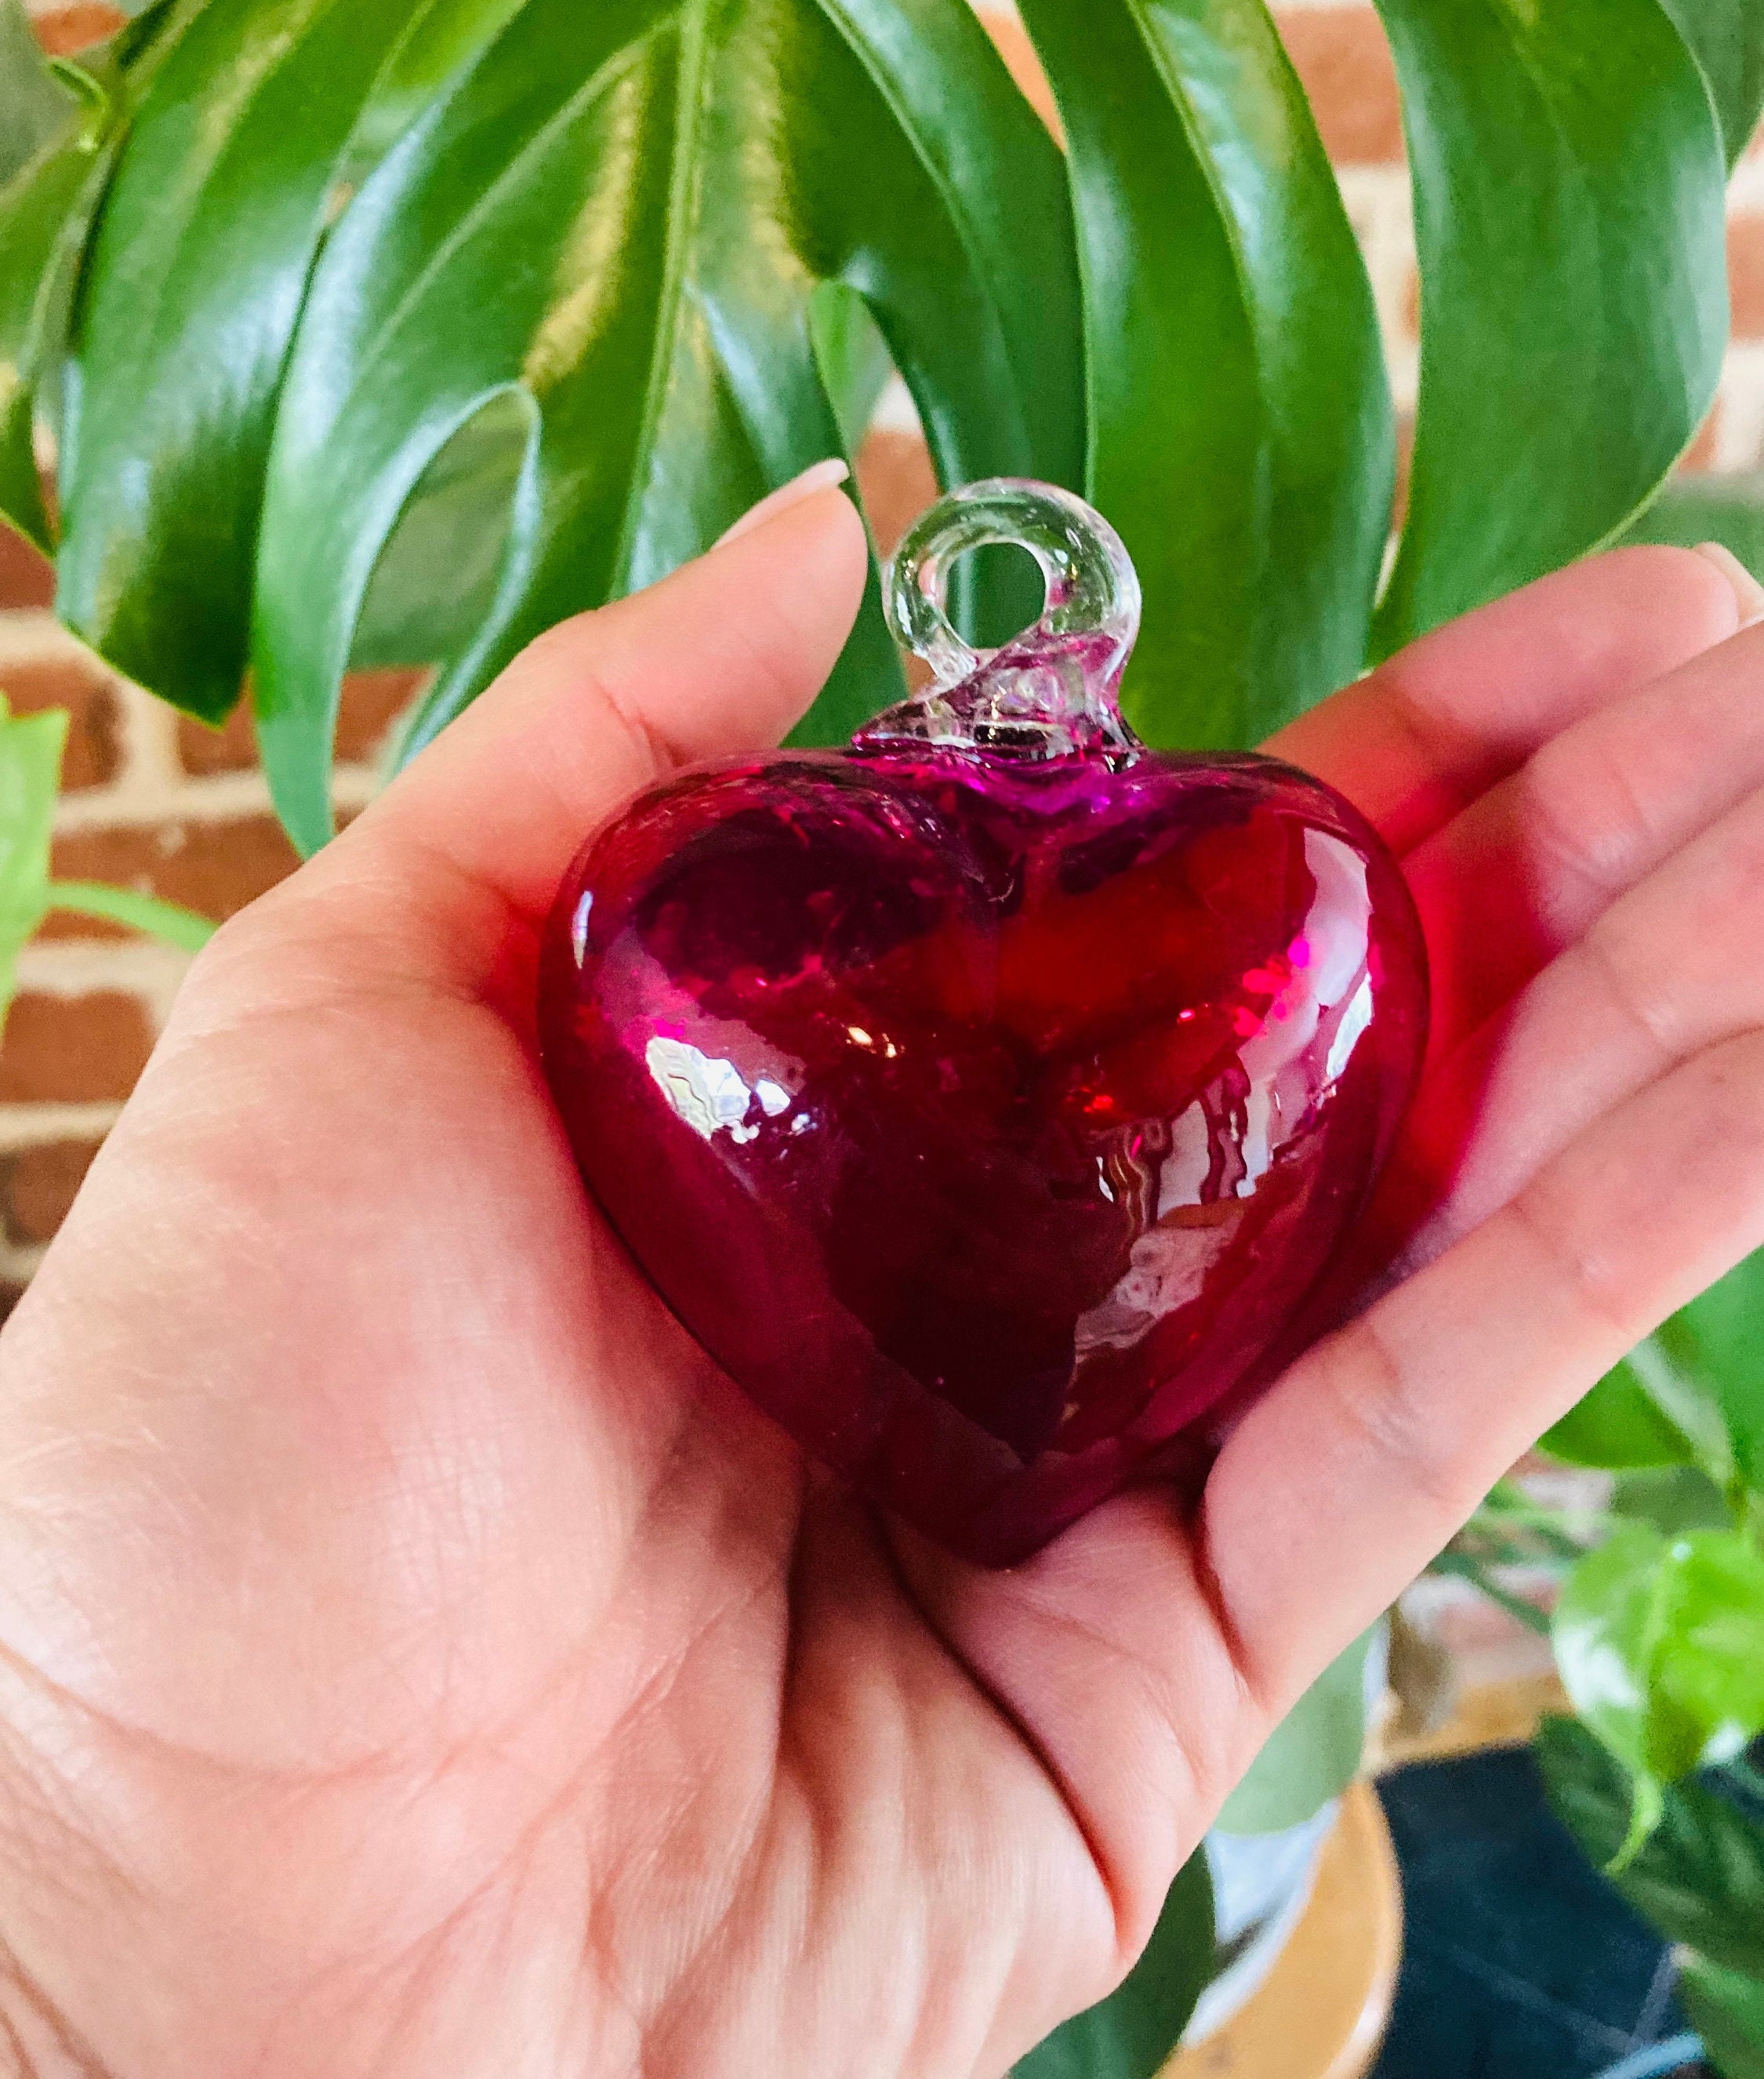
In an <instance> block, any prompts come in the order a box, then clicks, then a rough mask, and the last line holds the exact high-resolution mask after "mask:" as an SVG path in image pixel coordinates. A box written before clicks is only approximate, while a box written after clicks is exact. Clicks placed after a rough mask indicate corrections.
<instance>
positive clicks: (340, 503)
mask: <svg viewBox="0 0 1764 2079" xmlns="http://www.w3.org/2000/svg"><path fill="white" fill-rule="evenodd" d="M401 62H402V61H401ZM385 90H386V89H385V88H384V87H383V86H382V90H381V91H385ZM373 115H374V109H373V107H372V105H371V104H370V109H369V111H368V114H367V116H366V118H365V119H364V120H371V119H372V118H373ZM857 168H861V169H862V177H861V178H857V177H855V174H854V169H857ZM511 253H519V254H520V256H521V261H520V266H518V267H516V268H511V266H509V259H508V256H509V255H510V254H511ZM826 282H840V283H843V284H844V285H845V286H846V287H850V288H852V289H854V290H856V291H859V292H860V293H861V294H862V295H863V297H864V299H865V300H866V302H867V305H868V307H869V309H870V311H871V312H872V315H873V316H874V317H875V319H876V322H877V324H879V326H880V328H881V331H882V333H883V334H884V337H885V338H886V340H887V341H888V349H889V351H890V353H891V354H892V358H893V359H894V361H895V362H896V363H897V366H899V367H900V369H901V372H902V373H903V374H904V375H905V378H906V380H907V382H908V383H909V385H910V386H911V387H912V389H913V393H914V395H915V397H916V399H917V400H918V406H919V410H920V414H921V416H922V419H923V420H924V421H925V424H926V430H927V433H928V435H929V437H930V441H931V444H932V447H933V450H934V455H935V457H936V458H937V460H938V465H939V466H940V468H941V470H942V471H943V474H944V475H945V476H946V478H948V479H964V478H968V477H971V476H975V475H986V474H989V473H994V472H999V471H1004V472H1026V473H1030V474H1033V475H1042V476H1046V477H1051V478H1053V479H1056V480H1065V481H1070V480H1072V478H1073V477H1074V476H1075V475H1076V474H1077V473H1078V472H1079V471H1080V470H1081V463H1082V441H1083V419H1082V404H1081V364H1080V359H1079V339H1078V328H1077V324H1076V262H1075V259H1074V257H1073V254H1072V235H1071V218H1070V208H1069V205H1068V202H1067V200H1066V197H1065V192H1064V182H1063V178H1062V176H1061V170H1060V161H1059V156H1058V153H1057V151H1056V150H1055V147H1054V146H1053V144H1052V143H1051V140H1049V139H1048V137H1047V135H1046V133H1045V132H1044V131H1043V130H1042V129H1041V128H1040V127H1039V124H1038V123H1036V121H1035V117H1034V115H1032V113H1031V112H1030V110H1029V109H1028V107H1027V105H1026V103H1025V102H1023V101H1022V98H1021V96H1020V95H1019V94H1018V93H1017V90H1016V89H1015V88H1014V86H1013V85H1012V84H1011V82H1010V80H1009V76H1008V74H1007V73H1005V70H1004V68H1003V65H1002V62H1001V61H1000V60H999V59H998V57H997V54H996V53H995V52H993V49H992V47H991V45H990V44H989V42H988V40H986V38H985V36H984V31H982V30H981V29H980V27H979V26H978V24H977V23H976V22H975V21H974V20H973V19H972V16H971V15H969V14H968V12H967V11H966V10H964V9H961V8H952V7H951V6H948V5H947V4H946V0H673V4H661V0H610V4H608V5H606V6H602V7H600V8H598V9H596V10H592V11H591V13H590V14H588V15H586V16H585V15H583V11H582V10H581V9H580V7H579V6H578V5H577V4H575V0H528V4H527V5H526V6H524V7H523V8H521V9H520V11H519V12H518V13H517V14H516V15H515V16H514V18H513V19H512V21H511V22H510V23H508V27H506V29H505V30H504V31H503V33H502V34H501V35H500V36H499V37H498V38H497V39H496V40H495V42H494V43H493V44H491V46H490V47H489V48H487V50H486V51H485V52H483V54H482V55H481V56H480V57H479V59H478V61H476V62H475V63H474V65H471V66H470V67H469V68H468V69H466V70H465V71H464V72H463V73H462V74H461V75H460V76H459V77H458V79H457V80H456V81H455V82H454V86H453V87H452V88H451V90H449V92H448V93H446V94H444V95H441V96H437V98H435V99H434V100H433V103H432V105H431V106H429V107H428V108H427V110H426V111H425V112H424V116H423V118H422V119H421V120H420V122H418V123H416V124H415V125H414V126H413V127H412V128H408V131H407V132H406V133H405V135H404V136H403V139H402V140H401V141H400V142H399V144H398V146H397V147H396V148H395V150H394V151H392V152H391V154H390V155H389V156H388V157H387V159H386V160H385V161H384V163H383V164H382V165H381V166H380V167H379V169H378V171H377V172H375V173H374V174H373V175H372V176H371V177H370V178H369V179H368V180H367V181H366V182H365V184H364V185H363V186H362V189H361V191H360V192H359V194H358V195H356V196H355V198H354V199H353V202H352V203H351V205H350V207H349V210H348V211H346V213H345V215H344V216H343V217H342V219H341V221H340V223H339V224H337V226H336V229H335V231H334V232H332V236H331V239H330V241H329V242H328V245H327V248H326V250H325V253H324V258H323V261H322V263H321V264H320V267H319V269H318V271H317V273H316V275H315V277H314V279H313V282H312V285H311V293H310V296H309V299H308V302H307V308H306V312H305V315H304V316H303V321H302V325H301V331H300V336H299V341H298V344H297V347H296V350H295V357H294V360H293V362H292V365H291V369H290V371H289V374H288V378H287V383H286V391H285V394H284V397H283V400H282V407H281V412H280V420H279V425H278V437H277V441H276V445H275V449H274V456H273V460H272V463H271V468H270V478H269V483H268V492H267V498H266V503H265V510H264V514H263V521H262V529H261V547H260V554H259V561H258V571H257V582H258V593H257V614H256V622H255V629H254V645H255V647H254V659H255V674H254V682H255V687H256V693H257V703H258V715H259V727H260V737H261V742H262V745H263V750H264V756H265V763H266V765H267V767H268V769H269V772H270V778H271V782H272V785H273V786H274V789H275V793H276V797H277V801H278V805H279V806H280V808H281V809H282V814H283V817H284V819H285V820H286V822H287V823H288V825H289V827H290V829H291V830H292V831H293V832H294V834H295V837H296V839H297V840H298V841H299V842H300V843H303V845H305V846H307V847H311V846H312V845H314V844H316V843H320V842H321V841H322V839H324V836H325V835H326V834H327V833H328V830H329V827H330V818H329V807H328V801H327V800H326V798H325V794H326V784H327V775H328V744H329V739H330V732H331V728H332V716H333V713H334V705H335V699H336V688H337V684H338V682H339V680H340V677H341V671H342V669H343V666H344V663H345V660H346V659H347V658H348V657H349V653H350V650H351V648H352V646H353V630H354V626H355V622H356V620H357V613H358V611H359V609H360V607H361V604H362V599H363V596H364V594H365V593H366V589H367V587H368V584H369V580H370V576H371V575H372V572H373V571H374V566H375V564H376V563H377V562H378V559H379V555H380V550H381V547H382V544H383V543H384V542H385V541H386V539H387V535H388V533H390V532H391V529H392V527H393V525H394V523H395V521H396V520H397V518H398V517H399V513H400V512H401V511H402V510H403V508H404V507H405V505H406V504H407V502H408V500H409V498H410V496H411V494H412V490H413V488H414V487H416V484H417V483H419V481H420V479H421V478H422V476H423V474H424V471H425V470H426V469H427V468H428V465H429V462H430V460H431V458H433V456H434V454H436V453H437V450H438V449H439V448H440V447H441V445H442V444H443V443H444V442H445V441H446V440H447V439H448V438H449V437H450V436H451V435H452V433H454V430H455V429H457V428H458V427H459V426H460V425H463V424H465V423H466V421H467V420H469V419H470V418H472V417H473V416H475V415H476V414H477V413H479V412H481V411H482V410H483V408H484V407H485V406H486V405H487V404H489V403H490V402H491V400H492V399H495V398H497V397H499V396H512V395H521V396H524V397H525V398H527V399H530V400H531V403H532V408H533V421H532V434H531V438H530V440H529V445H528V447H527V450H526V451H525V455H524V458H523V461H522V466H521V470H520V476H519V479H518V483H517V485H516V492H515V496H514V499H513V501H512V518H511V521H510V524H509V527H508V535H507V542H506V550H505V554H504V561H503V563H502V567H501V569H500V574H499V584H498V588H497V591H496V593H495V599H494V600H493V602H492V604H491V610H490V612H489V614H488V616H487V619H486V621H485V622H484V625H483V627H482V628H481V629H480V630H479V631H478V632H477V634H476V635H475V637H474V639H473V641H472V642H470V644H469V645H468V646H466V648H465V649H463V650H460V651H458V652H457V653H455V654H454V655H452V656H450V657H449V659H448V668H447V669H446V670H445V671H444V672H443V673H442V675H441V679H440V680H439V681H438V683H437V686H436V688H435V689H434V691H433V694H432V696H431V697H430V699H429V701H428V704H427V705H426V706H425V708H424V710H423V711H422V713H421V714H420V716H419V717H418V720H417V722H416V726H415V727H414V729H413V731H412V736H411V738H410V747H412V748H414V747H416V746H419V745H420V744H421V743H422V742H424V741H426V740H427V739H428V737H430V736H431V735H433V733H434V732H435V730H437V729H438V728H439V727H440V726H442V724H443V723H445V721H446V720H447V719H448V718H449V716H450V715H452V714H453V713H456V712H457V711H458V709H459V708H460V707H461V706H462V705H464V704H465V702H466V701H467V700H469V699H470V697H471V696H473V695H474V694H475V693H476V692H477V691H478V690H479V688H481V687H482V686H483V684H486V683H487V680H489V678H490V677H491V676H493V675H494V673H495V671H496V670H497V669H498V668H500V666H501V664H502V663H504V662H506V661H507V659H508V658H509V657H510V656H511V655H513V654H514V652H515V651H516V650H518V649H519V648H520V646H521V645H522V644H523V643H524V642H525V641H526V640H528V639H529V638H530V637H531V636H532V635H533V634H536V633H537V632H538V631H539V630H541V629H542V628H544V627H546V626H547V625H550V623H551V622H552V621H555V620H557V619H558V618H560V617H562V615H564V614H566V613H571V612H574V611H575V610H578V609H581V608H583V607H585V606H589V605H592V604H597V603H598V602H599V601H600V600H604V599H606V598H608V597H612V596H617V594H618V593H620V592H625V591H628V590H630V589H632V588H635V587H637V586H638V585H642V584H646V583H648V582H650V580H651V579H654V578H657V577H658V576H660V575H663V574H664V573H665V572H666V571H668V570H671V569H672V568H673V567H675V565H677V564H678V563H680V562H681V561H683V559H684V558H687V557H688V556H689V555H692V554H695V553H696V552H697V551H698V550H700V549H702V548H704V546H707V545H708V544H709V542H712V541H713V540H714V539H715V538H716V537H717V535H718V534H719V533H721V531H722V530H723V529H724V528H725V527H726V526H727V525H729V522H730V521H732V520H734V518H735V517H737V516H738V514H739V513H740V512H742V510H743V509H744V508H746V506H747V505H748V504H750V503H752V502H753V500H755V499H756V498H758V497H759V496H761V495H762V494H763V492H766V491H767V490H768V489H769V488H771V487H772V486H773V485H775V484H776V483H781V482H783V481H784V480H785V479H787V478H788V477H789V476H791V475H794V474H795V473H796V471H798V470H800V469H801V468H802V467H804V466H806V465H807V464H808V463H809V462H813V461H816V460H817V459H818V458H821V456H823V455H826V454H834V453H837V452H838V451H839V450H840V446H841V432H840V428H839V425H838V420H837V417H836V415H835V412H834V409H833V408H832V406H831V404H830V402H829V399H828V396H827V393H826V389H825V387H824V386H823V383H822V380H821V373H820V370H819V367H818V366H817V360H816V356H815V353H814V348H813V338H812V333H811V325H810V316H809V314H810V310H811V307H812V305H813V297H814V295H815V292H816V291H817V289H818V288H819V287H821V285H822V284H824V283H826ZM900 684H901V681H900V677H899V667H898V664H897V661H896V660H895V659H894V656H893V653H892V647H891V646H889V644H888V638H887V635H886V631H885V630H884V628H883V626H882V624H881V620H880V613H879V612H878V611H877V610H876V596H875V590H874V586H873V584H872V597H871V600H870V601H869V603H868V604H867V609H866V611H865V613H864V614H863V616H862V617H861V618H860V621H859V629H858V631H857V633H856V634H855V637H854V638H853V644H852V646H851V647H849V648H848V650H847V654H846V658H845V659H843V660H842V666H841V668H840V670H839V671H838V672H836V673H835V675H834V681H833V683H832V684H831V685H830V688H829V689H828V692H827V693H826V695H824V696H823V698H822V701H821V703H820V704H819V705H818V706H817V710H816V713H815V714H814V715H813V717H811V718H810V723H809V727H808V730H807V734H808V736H809V738H813V740H820V741H827V740H834V739H835V738H842V737H843V736H844V735H846V734H849V732H850V730H851V727H852V726H854V725H855V723H856V722H858V721H859V720H860V719H862V718H863V717H864V716H865V715H867V713H871V712H873V711H874V709H876V707H877V706H879V705H882V704H883V703H884V701H887V700H888V698H890V697H892V696H895V695H896V694H897V691H898V689H899V687H900Z"/></svg>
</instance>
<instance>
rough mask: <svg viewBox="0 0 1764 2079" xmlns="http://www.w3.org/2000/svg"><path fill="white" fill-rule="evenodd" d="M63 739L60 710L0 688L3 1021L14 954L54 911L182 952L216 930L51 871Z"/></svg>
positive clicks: (148, 901) (173, 907)
mask: <svg viewBox="0 0 1764 2079" xmlns="http://www.w3.org/2000/svg"><path fill="white" fill-rule="evenodd" d="M66 742H67V716H66V714H65V712H64V711H63V710H62V709H60V708H51V709H48V710H46V711H45V712H44V713H41V714H32V715H15V714H13V713H11V712H10V709H9V708H8V706H7V704H6V698H5V696H4V695H3V694H0V1024H3V1023H4V1022H5V1019H6V1012H7V1010H9V1009H10V1007H11V1004H12V998H13V991H14V978H15V973H16V970H17V967H18V960H19V953H20V952H22V951H23V947H24V946H25V944H26V943H27V941H28V940H29V939H31V937H32V935H34V934H35V933H36V930H37V928H38V927H39V926H40V924H41V923H42V922H43V920H44V918H45V917H46V916H47V915H48V913H49V912H50V911H51V910H78V911H80V912H82V914H85V915H86V916H90V917H102V918H106V919H107V921H108V922H111V923H113V924H123V925H126V926H127V927H130V928H131V929H132V930H135V931H145V932H148V934H150V935H152V936H153V937H156V938H160V939H165V940H166V941H168V942H169V943H170V944H172V945H174V946H178V947H181V948H182V950H183V951H185V952H196V951H197V950H198V949H199V947H202V946H203V944H205V943H207V940H208V939H209V938H210V937H211V935H212V933H213V931H214V927H213V926H212V925H211V924H210V923H208V922H207V921H206V919H204V918H200V917H198V916H196V915H195V914H194V913H193V912H191V911H190V910H185V909H182V908H180V907H179V906H178V904H176V903H174V902H161V901H159V900H158V899H157V897H154V896H151V895H140V894H137V893H135V892H134V890H133V889H126V888H107V887H104V886H102V885H100V884H98V882H95V881H52V880H51V879H50V878H49V846H50V839H51V836H52V830H53V826H54V822H55V801H56V794H57V793H58V792H59V791H60V788H61V753H62V750H63V748H64V747H65V744H66Z"/></svg>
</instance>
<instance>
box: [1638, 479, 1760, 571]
mask: <svg viewBox="0 0 1764 2079" xmlns="http://www.w3.org/2000/svg"><path fill="white" fill-rule="evenodd" d="M1624 541H1626V542H1670V543H1671V544H1673V545H1674V546H1676V547H1678V548H1683V549H1694V548H1695V546H1696V545H1697V544H1698V542H1720V543H1721V544H1722V545H1723V546H1724V547H1726V548H1728V549H1731V550H1733V553H1734V554H1735V555H1736V556H1737V557H1738V558H1739V559H1740V561H1741V563H1744V564H1745V567H1746V568H1747V569H1748V570H1749V571H1750V572H1751V573H1752V575H1753V576H1754V577H1764V470H1755V471H1745V472H1736V473H1734V474H1733V475H1721V476H1675V477H1674V478H1673V479H1672V480H1671V482H1670V483H1668V484H1667V485H1666V487H1665V488H1664V489H1663V490H1662V492H1661V493H1660V496H1658V497H1657V499H1655V500H1654V501H1653V504H1651V505H1650V506H1649V508H1647V510H1646V511H1645V512H1643V513H1642V515H1641V517H1640V518H1639V519H1638V520H1637V521H1635V523H1634V524H1633V525H1632V526H1631V527H1629V528H1628V530H1627V531H1626V532H1625V533H1624Z"/></svg>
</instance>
